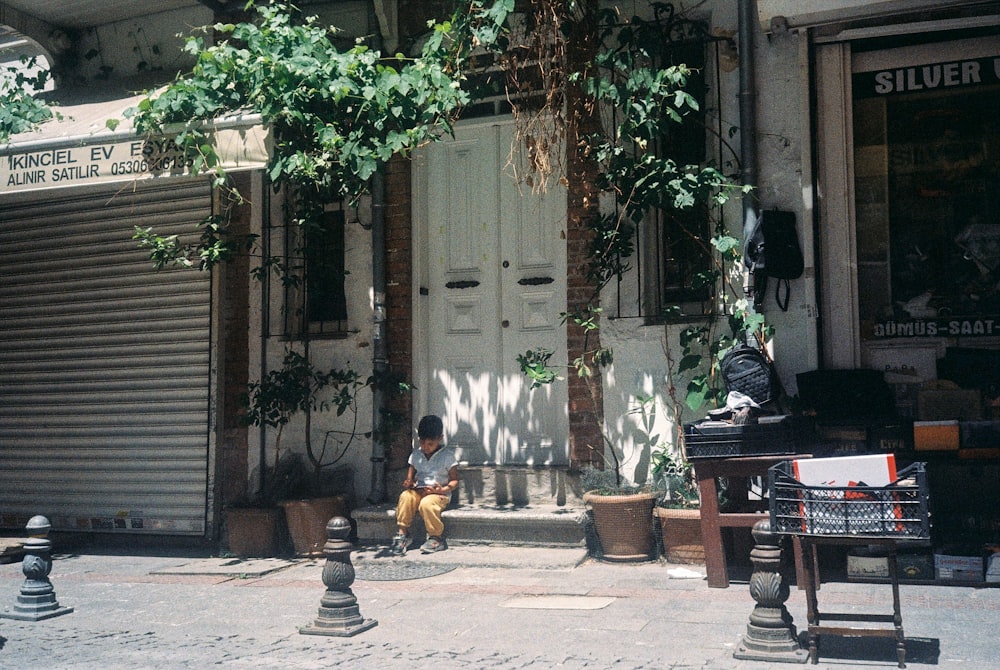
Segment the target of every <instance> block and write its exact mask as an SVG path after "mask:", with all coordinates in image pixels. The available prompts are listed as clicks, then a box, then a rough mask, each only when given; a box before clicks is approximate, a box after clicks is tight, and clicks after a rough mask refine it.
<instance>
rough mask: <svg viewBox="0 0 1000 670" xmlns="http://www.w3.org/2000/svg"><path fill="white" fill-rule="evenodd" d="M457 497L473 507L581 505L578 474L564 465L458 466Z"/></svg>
mask: <svg viewBox="0 0 1000 670" xmlns="http://www.w3.org/2000/svg"><path fill="white" fill-rule="evenodd" d="M459 477H460V478H461V482H462V483H461V486H460V487H459V490H458V495H457V496H456V498H457V500H458V501H459V502H461V503H462V504H463V505H470V506H474V507H479V506H486V507H499V508H506V507H534V506H538V505H543V506H560V505H562V506H573V507H582V506H583V492H582V491H580V481H579V477H578V476H576V475H574V474H571V473H569V472H567V468H566V467H560V466H551V467H550V466H540V467H525V466H522V467H518V466H491V465H483V466H470V465H463V466H461V467H460V468H459Z"/></svg>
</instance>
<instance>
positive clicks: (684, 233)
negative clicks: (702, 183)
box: [602, 24, 724, 323]
mask: <svg viewBox="0 0 1000 670" xmlns="http://www.w3.org/2000/svg"><path fill="white" fill-rule="evenodd" d="M693 25H694V26H695V27H694V28H689V29H687V30H685V31H682V35H681V38H680V39H678V40H676V41H671V40H664V42H663V48H662V50H661V51H660V52H659V53H658V54H657V65H658V66H659V67H670V66H672V65H678V64H684V65H686V66H687V67H688V68H690V69H691V70H692V71H693V72H692V74H691V76H690V77H689V78H688V82H687V86H686V87H685V90H686V91H687V92H688V93H690V94H691V95H692V96H694V97H695V99H696V100H697V101H698V105H699V110H698V112H697V113H690V114H688V115H687V116H686V117H685V118H684V121H683V122H682V123H679V124H673V125H672V126H671V128H670V132H669V133H668V134H666V135H665V136H663V137H661V138H660V139H659V142H658V146H657V151H658V152H660V155H665V156H669V157H671V158H673V159H674V161H675V162H676V163H677V164H678V165H680V166H683V165H689V164H690V165H704V164H706V163H713V164H715V165H716V166H718V164H719V162H720V161H721V156H722V153H723V145H724V139H723V138H724V131H723V129H722V120H721V118H720V116H719V114H718V110H719V108H720V105H721V101H720V99H719V93H718V91H719V79H720V68H719V62H720V58H719V56H720V50H721V49H722V48H723V44H724V43H723V42H722V41H720V40H717V39H714V38H712V37H710V36H708V35H707V34H706V32H705V30H704V27H703V26H702V25H701V24H693ZM666 33H667V31H665V34H666ZM671 34H673V33H671ZM713 96H714V99H713ZM612 114H613V112H612ZM612 122H614V120H613V119H612ZM719 216H721V212H720V211H718V210H717V209H712V208H709V207H708V206H705V205H702V206H698V207H695V208H691V209H683V210H682V209H673V208H669V209H668V208H664V209H656V210H653V211H651V212H650V213H649V214H648V215H647V216H646V218H645V219H644V220H643V221H642V222H640V223H639V225H638V226H637V229H636V232H635V251H634V254H633V257H632V258H630V259H625V260H626V262H627V263H628V265H629V266H630V267H631V271H630V272H629V273H627V274H625V275H623V276H622V277H621V278H620V279H618V280H617V282H613V283H612V285H609V286H608V287H606V288H605V290H604V291H603V292H602V306H603V307H604V312H605V314H606V315H608V316H609V317H612V318H636V317H639V318H643V319H645V320H646V321H648V322H650V323H656V322H661V321H666V320H668V319H670V318H676V317H677V316H679V315H677V314H676V313H674V308H675V307H680V311H681V315H683V316H689V317H690V316H703V315H707V314H709V313H710V312H711V310H712V303H713V298H714V294H715V291H716V286H715V285H714V283H713V282H711V281H706V277H707V276H710V275H711V273H712V271H713V269H714V261H713V251H712V245H711V238H712V236H713V234H714V229H715V221H716V220H717V218H718V217H719Z"/></svg>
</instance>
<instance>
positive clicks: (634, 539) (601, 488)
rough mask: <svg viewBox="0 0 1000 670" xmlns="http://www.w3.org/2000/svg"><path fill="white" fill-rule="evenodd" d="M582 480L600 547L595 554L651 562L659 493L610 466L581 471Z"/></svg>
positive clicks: (615, 559) (594, 551) (594, 549)
mask: <svg viewBox="0 0 1000 670" xmlns="http://www.w3.org/2000/svg"><path fill="white" fill-rule="evenodd" d="M580 483H581V485H582V487H583V488H584V490H585V491H586V493H584V495H583V500H584V502H585V503H587V505H588V506H589V507H590V512H591V514H592V517H593V524H594V531H595V533H596V536H597V537H596V540H597V546H596V547H592V553H595V554H597V555H599V556H600V557H601V558H602V559H604V560H606V561H621V562H626V561H648V560H650V559H652V558H653V556H654V555H655V552H654V550H653V549H654V548H653V534H652V510H653V503H654V502H655V501H656V498H657V495H656V493H655V492H654V491H652V490H650V489H649V488H648V487H645V486H638V485H635V484H631V483H629V482H628V481H626V480H623V479H621V476H620V475H616V474H615V473H614V472H613V471H612V470H610V469H607V468H605V469H603V470H601V469H598V468H595V467H592V466H587V467H584V468H582V469H581V470H580Z"/></svg>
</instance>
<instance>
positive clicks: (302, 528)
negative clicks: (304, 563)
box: [281, 496, 349, 556]
mask: <svg viewBox="0 0 1000 670" xmlns="http://www.w3.org/2000/svg"><path fill="white" fill-rule="evenodd" d="M281 506H282V507H284V508H285V521H286V522H287V523H288V534H289V535H290V536H291V538H292V545H293V546H294V547H295V553H296V554H297V555H299V556H322V555H323V545H325V544H326V540H327V534H326V524H327V523H328V522H329V521H330V519H332V518H333V517H335V516H342V517H347V515H348V514H349V510H348V508H347V498H345V497H344V496H330V497H328V498H310V499H308V500H286V501H284V502H282V503H281Z"/></svg>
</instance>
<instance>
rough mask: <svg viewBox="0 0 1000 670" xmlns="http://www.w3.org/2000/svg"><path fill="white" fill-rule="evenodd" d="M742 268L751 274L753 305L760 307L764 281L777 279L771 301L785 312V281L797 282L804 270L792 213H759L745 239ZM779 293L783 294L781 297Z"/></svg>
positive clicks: (786, 307) (765, 284)
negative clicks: (752, 228) (754, 225)
mask: <svg viewBox="0 0 1000 670" xmlns="http://www.w3.org/2000/svg"><path fill="white" fill-rule="evenodd" d="M744 255H745V257H746V259H747V260H746V263H745V264H746V267H747V269H748V270H749V271H750V272H751V273H753V278H754V282H753V286H754V306H756V307H760V306H761V304H762V303H763V300H764V292H765V291H766V290H767V278H768V277H774V278H775V279H777V280H779V281H778V284H777V286H775V287H774V299H775V301H776V302H777V303H778V307H780V308H781V311H783V312H787V311H788V298H789V292H790V289H789V285H788V280H789V279H798V278H799V277H801V276H802V271H803V270H804V269H805V260H804V259H803V257H802V248H801V247H800V246H799V236H798V233H796V231H795V213H794V212H782V211H779V210H776V209H773V210H768V211H765V212H763V213H762V214H761V216H760V219H759V220H758V222H757V226H756V227H755V228H754V231H753V234H751V236H750V237H749V239H747V241H746V245H745V249H744ZM782 294H783V295H782Z"/></svg>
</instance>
